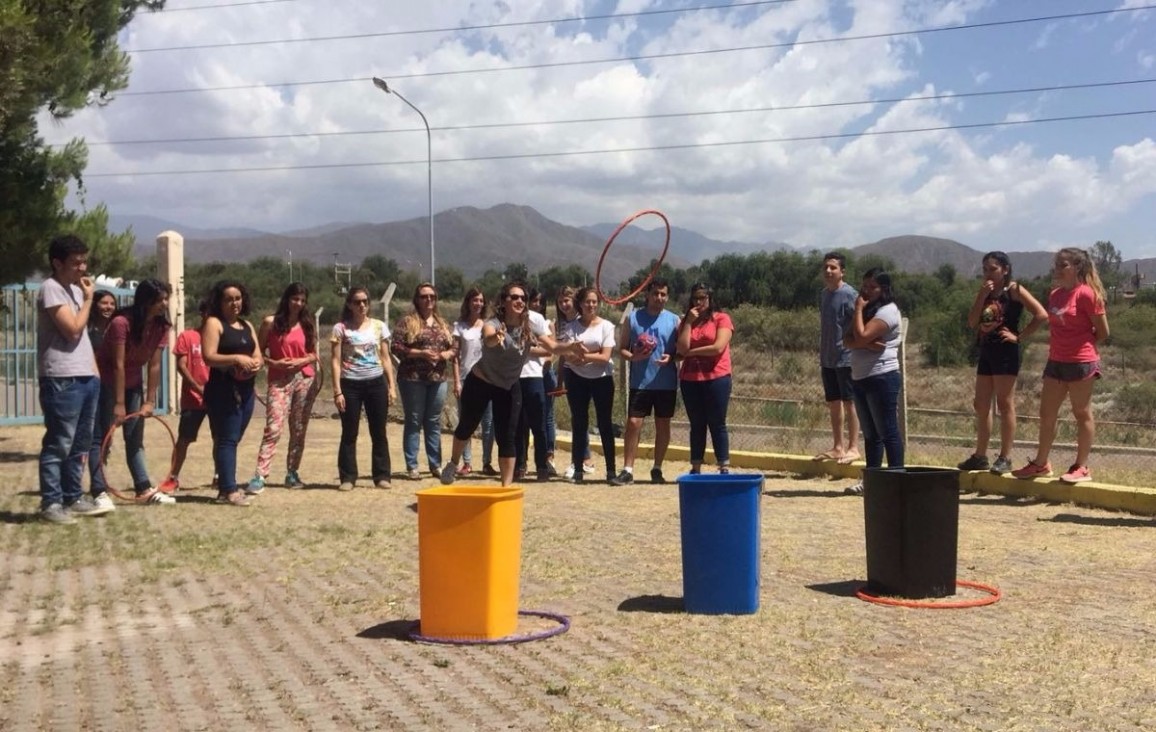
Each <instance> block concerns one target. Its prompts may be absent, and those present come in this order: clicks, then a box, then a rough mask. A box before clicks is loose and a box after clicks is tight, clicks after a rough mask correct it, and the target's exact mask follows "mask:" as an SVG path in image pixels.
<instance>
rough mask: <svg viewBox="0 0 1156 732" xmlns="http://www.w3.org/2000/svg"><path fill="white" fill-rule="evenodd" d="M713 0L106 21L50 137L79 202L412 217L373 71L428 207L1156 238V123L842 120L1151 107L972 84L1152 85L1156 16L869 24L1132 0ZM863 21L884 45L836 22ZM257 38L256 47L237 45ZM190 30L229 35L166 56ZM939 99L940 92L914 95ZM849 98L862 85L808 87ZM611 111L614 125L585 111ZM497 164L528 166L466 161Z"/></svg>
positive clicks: (185, 2)
mask: <svg viewBox="0 0 1156 732" xmlns="http://www.w3.org/2000/svg"><path fill="white" fill-rule="evenodd" d="M725 2H726V0H621V1H619V2H614V1H612V0H550V1H548V2H547V1H546V0H516V1H515V0H509V1H508V2H502V1H501V0H498V1H494V0H474V1H472V2H468V1H467V0H438V2H425V3H410V2H399V1H397V2H374V3H368V2H358V1H355V0H286V1H283V2H267V3H258V4H235V5H232V6H229V5H231V4H234V3H243V0H171V2H170V10H167V11H165V12H161V13H155V14H144V15H141V16H140V17H139V18H138V19H137V20H135V21H134V22H133V23H132V25H131V26H130V27H129V28H128V29H126V31H125V32H124V33H123V35H122V39H121V43H122V47H123V48H124V49H126V50H129V51H132V58H133V76H132V83H131V86H130V87H129V88H128V89H127V90H126V91H125V92H122V93H120V94H119V95H118V97H117V98H116V100H115V101H114V102H113V103H112V104H110V105H108V106H105V107H102V108H99V109H91V110H86V111H84V112H81V113H79V114H77V115H75V116H74V117H73V118H71V119H68V120H65V121H64V122H62V123H61V122H52V121H47V120H46V121H45V122H44V124H43V126H42V129H43V131H44V135H45V137H46V139H48V140H49V141H50V142H62V141H65V140H67V139H69V138H70V137H73V136H82V137H84V138H86V139H87V140H88V142H89V145H90V163H89V167H88V173H87V175H86V179H85V183H86V186H87V192H86V200H87V202H88V204H89V205H93V204H95V203H98V202H105V203H107V204H108V206H109V208H110V209H111V210H112V212H113V213H115V214H148V215H152V216H157V217H161V218H165V219H169V220H173V221H177V222H181V223H183V224H186V225H189V226H193V227H197V228H215V227H236V226H245V227H253V228H258V229H264V230H268V231H287V230H292V229H298V228H303V227H308V226H313V225H317V224H323V223H326V222H333V221H388V220H396V219H402V218H412V217H424V216H425V215H426V191H427V188H426V136H425V131H424V128H423V127H422V125H421V120H420V118H419V117H418V116H417V114H415V113H414V112H413V111H412V110H411V109H410V108H409V107H407V106H406V105H405V104H404V103H403V102H402V101H401V100H400V99H398V98H397V97H395V96H390V95H385V94H383V93H382V92H381V91H379V90H377V89H376V88H375V87H374V86H373V85H372V83H371V82H370V81H369V77H371V76H381V77H384V78H386V79H387V80H389V82H390V83H391V85H393V86H394V87H395V88H396V89H398V90H399V91H400V92H401V93H402V94H404V95H405V96H406V97H407V98H408V99H409V100H410V101H411V102H412V103H413V104H415V105H417V106H418V107H419V108H420V109H421V110H422V111H423V112H424V113H425V114H426V116H427V118H428V119H429V123H430V125H431V127H433V136H432V140H433V141H432V149H433V158H434V167H433V197H434V209H435V211H441V210H445V209H448V208H452V207H456V206H478V207H488V206H491V205H494V204H498V203H505V202H509V203H515V204H523V205H529V206H533V207H534V208H536V209H538V210H539V211H541V212H542V213H543V214H544V215H546V216H547V217H550V218H552V219H555V220H558V221H561V222H563V223H567V224H573V225H584V224H592V223H598V222H611V221H619V220H621V219H623V218H624V217H625V216H627V215H628V214H630V213H632V212H633V211H635V210H638V209H640V208H651V207H653V208H659V209H662V210H663V211H665V212H666V213H667V215H668V216H669V217H670V219H671V221H672V223H674V224H675V225H678V226H682V227H685V228H688V229H693V230H696V231H699V232H701V233H703V234H705V235H707V236H711V237H714V238H718V239H735V240H742V241H756V242H762V241H785V242H789V243H791V244H793V245H795V246H800V247H804V248H812V247H813V248H827V247H830V246H855V245H858V244H862V243H866V242H869V241H874V240H876V239H879V238H881V237H885V236H891V235H899V234H908V233H917V234H927V235H933V236H943V237H947V238H952V239H956V240H959V241H961V242H963V243H965V244H967V245H969V246H972V247H975V248H977V249H989V248H1002V249H1006V250H1010V251H1016V250H1030V249H1054V248H1057V247H1060V246H1065V245H1069V244H1076V245H1081V246H1088V245H1090V244H1091V243H1093V242H1094V241H1096V240H1097V239H1110V240H1112V241H1113V242H1114V243H1115V244H1116V245H1117V247H1119V248H1120V249H1121V250H1122V252H1123V253H1124V255H1125V257H1126V258H1128V257H1142V256H1147V257H1151V256H1156V226H1153V223H1154V221H1156V215H1154V213H1153V212H1154V211H1156V114H1151V113H1150V114H1138V115H1133V116H1117V117H1105V118H1100V119H1087V120H1083V121H1064V122H1050V123H1032V124H1023V125H1016V126H1006V127H975V128H971V129H966V128H965V129H947V130H943V129H941V130H939V131H932V132H908V133H900V134H885V135H871V134H867V135H861V133H876V132H887V131H897V130H918V129H926V128H944V127H959V126H964V125H982V124H987V123H993V122H1008V121H1025V120H1039V119H1043V118H1053V117H1067V116H1073V115H1114V114H1118V113H1122V112H1142V111H1152V110H1156V83H1137V84H1130V85H1117V86H1111V87H1100V88H1088V89H1070V90H1062V91H1047V92H1031V93H1018V94H1007V95H996V96H963V95H969V94H974V93H976V92H992V91H1001V90H1021V89H1027V88H1036V87H1053V86H1066V85H1076V84H1098V83H1104V82H1122V81H1135V80H1143V79H1154V80H1156V10H1152V9H1147V10H1145V9H1140V10H1129V11H1128V12H1121V13H1116V14H1104V15H1091V16H1086V17H1081V18H1069V19H1055V20H1046V21H1038V22H1028V23H1019V24H1012V25H996V26H988V27H980V28H973V29H963V30H952V31H942V32H925V33H917V34H909V35H890V36H886V35H883V34H895V33H902V32H909V31H914V30H921V29H931V28H941V27H944V26H954V25H960V24H977V23H978V24H990V23H999V22H1002V21H1010V20H1017V19H1029V18H1039V17H1041V16H1055V15H1060V14H1066V13H1089V12H1095V11H1104V10H1114V9H1128V8H1144V7H1147V6H1148V5H1149V4H1150V3H1148V2H1145V1H1144V0H1003V1H1002V2H997V1H996V0H934V1H933V0H843V1H832V0H787V1H783V2H775V3H749V2H748V3H742V2H741V0H740V1H739V2H737V3H736V4H735V6H734V7H731V8H725V9H710V10H702V9H698V10H695V9H694V8H701V7H702V6H717V5H722V4H724V3H725ZM210 3H216V4H218V5H219V7H213V8H210V9H187V10H180V8H191V7H192V6H204V5H207V4H210ZM655 11H677V12H655ZM606 15H614V16H616V17H611V18H593V17H591V16H606ZM565 18H584V19H583V20H578V21H574V22H561V21H560V20H559V19H565ZM550 20H554V21H558V22H551V23H542V22H539V21H550ZM477 26H492V27H488V28H476V27H477ZM467 27H475V28H474V29H467ZM446 29H457V30H446ZM427 30H432V31H435V32H420V31H427ZM386 34H388V35H386ZM358 35H365V36H368V37H362V38H357V37H353V36H358ZM864 35H882V36H883V37H876V38H872V39H861V40H851V39H849V37H854V36H864ZM334 36H339V37H343V38H339V39H336V40H313V41H303V42H277V41H284V40H286V39H316V38H319V37H334ZM822 39H848V40H839V41H836V42H830V43H814V42H811V41H816V40H822ZM255 41H261V42H264V41H274V42H272V43H261V44H258V45H240V44H247V43H251V42H255ZM206 44H233V45H222V47H217V48H200V49H186V50H173V49H175V48H176V47H187V46H203V45H206ZM750 46H762V47H763V48H761V49H754V50H738V51H734V50H727V49H736V48H739V47H750ZM767 46H777V47H769V48H768V47H767ZM156 49H161V50H156ZM165 49H168V50H165ZM715 51H717V52H715ZM688 52H698V53H695V54H693V55H687V54H688ZM708 52H710V53H708ZM640 56H646V57H650V58H647V59H642V60H622V59H625V58H626V57H636V58H637V57H640ZM658 56H665V57H662V58H655V57H658ZM602 60H606V62H604V63H577V62H593V61H602ZM527 66H535V67H538V68H530V69H526V68H521V69H518V70H501V69H507V68H508V67H527ZM301 82H317V83H304V84H303V83H301ZM221 87H242V88H234V89H221ZM173 91H179V92H180V93H158V92H173ZM932 95H950V96H949V97H948V98H940V99H934V100H913V99H912V98H913V97H927V96H932ZM885 100H908V101H898V102H895V101H885ZM846 102H869V103H864V104H844V105H839V106H816V105H831V104H832V103H846ZM788 106H804V107H809V108H804V109H789V110H788V109H781V108H782V107H788ZM768 108H772V109H770V110H768ZM751 110H761V111H751ZM690 113H695V114H693V115H691V114H690ZM707 113H712V114H707ZM608 117H615V118H623V117H631V118H633V119H616V120H609V121H590V120H594V119H596V118H608ZM579 120H586V121H581V122H580V121H579ZM455 128H456V129H455ZM318 133H326V134H322V135H319V134H318ZM334 133H359V134H334ZM361 133H365V134H361ZM836 136H841V137H836ZM806 137H810V138H813V139H809V140H795V141H781V140H783V139H784V138H806ZM205 138H209V139H207V140H206V139H205ZM225 138H239V139H225ZM814 138H817V139H814ZM823 138H825V139H823ZM193 139H197V140H201V141H196V142H194V141H190V140H193ZM157 140H160V141H162V142H152V143H148V144H144V143H141V142H139V141H157ZM718 143H727V144H718ZM664 147H666V148H673V149H659V150H646V149H645V148H664ZM639 148H643V149H641V150H639ZM621 150H633V151H631V152H602V151H621ZM558 153H584V154H573V155H569V154H568V155H554V156H550V154H558ZM506 156H525V157H514V158H509V157H507V159H497V160H468V159H476V158H485V157H498V158H502V157H506ZM463 159H466V160H463ZM439 161H442V162H439ZM252 168H266V169H269V168H271V169H273V170H264V171H248V172H244V169H252ZM192 171H217V172H200V173H192ZM222 171H233V172H222ZM156 173H166V174H165V175H155V174H156ZM146 174H152V175H146Z"/></svg>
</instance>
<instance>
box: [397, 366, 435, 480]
mask: <svg viewBox="0 0 1156 732" xmlns="http://www.w3.org/2000/svg"><path fill="white" fill-rule="evenodd" d="M397 388H398V390H400V391H401V406H402V409H403V410H404V411H405V428H404V429H403V430H402V452H403V453H404V454H405V469H406V470H417V452H418V443H419V442H420V440H419V436H420V435H421V434H422V433H423V432H424V433H425V458H426V461H427V462H428V463H429V469H430V470H436V469H437V468H440V467H441V464H442V408H443V407H445V404H446V391H447V389H446V382H444V381H407V380H402V381H399V382H398V384H397Z"/></svg>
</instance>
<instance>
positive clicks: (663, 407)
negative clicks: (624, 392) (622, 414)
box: [626, 389, 678, 419]
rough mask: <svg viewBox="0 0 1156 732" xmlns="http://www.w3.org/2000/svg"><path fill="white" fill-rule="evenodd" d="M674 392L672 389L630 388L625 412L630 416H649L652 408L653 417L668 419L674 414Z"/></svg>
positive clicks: (675, 392)
mask: <svg viewBox="0 0 1156 732" xmlns="http://www.w3.org/2000/svg"><path fill="white" fill-rule="evenodd" d="M676 394H678V392H677V391H675V390H674V389H631V390H630V402H629V404H627V407H626V413H627V415H628V416H630V417H649V416H650V412H651V410H653V411H654V418H655V419H670V418H671V417H673V416H674V404H675V402H676V401H677V399H676V396H675V395H676Z"/></svg>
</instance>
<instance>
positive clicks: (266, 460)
mask: <svg viewBox="0 0 1156 732" xmlns="http://www.w3.org/2000/svg"><path fill="white" fill-rule="evenodd" d="M319 391H321V380H320V379H318V378H316V377H313V376H303V375H302V374H301V373H300V372H298V373H295V374H293V375H292V376H290V377H286V378H283V379H277V380H270V381H269V389H268V392H267V395H266V401H267V404H266V405H265V435H264V436H263V437H262V438H261V451H260V452H258V453H257V475H259V476H261V477H262V478H264V477H266V476H267V475H269V465H270V463H272V462H273V452H274V451H275V450H276V449H277V441H278V440H280V439H281V428H282V425H284V423H285V418H286V417H288V418H289V455H288V456H287V459H286V464H287V467H288V469H289V470H292V471H296V470H297V469H298V468H299V467H301V453H302V451H303V450H304V449H305V431H306V430H307V429H308V428H309V417H310V415H311V414H312V413H313V401H314V400H315V399H316V398H317V393H318V392H319Z"/></svg>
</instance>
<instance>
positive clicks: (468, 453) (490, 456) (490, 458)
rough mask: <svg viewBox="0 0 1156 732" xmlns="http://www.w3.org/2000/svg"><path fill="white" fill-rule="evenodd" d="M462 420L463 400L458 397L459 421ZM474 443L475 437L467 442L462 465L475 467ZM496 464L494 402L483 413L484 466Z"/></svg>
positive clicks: (463, 451)
mask: <svg viewBox="0 0 1156 732" xmlns="http://www.w3.org/2000/svg"><path fill="white" fill-rule="evenodd" d="M461 418H462V399H461V397H458V419H459V420H460V419H461ZM471 442H473V437H472V436H471V438H470V439H468V440H466V447H465V449H464V450H462V463H464V464H465V465H469V466H471V467H473V464H474V460H473V458H474V453H473V451H472V450H470V443H471ZM493 464H494V405H493V402H491V403H489V404H487V405H486V409H485V411H483V412H482V465H490V466H492V465H493Z"/></svg>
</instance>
